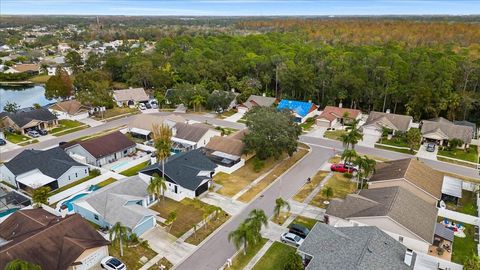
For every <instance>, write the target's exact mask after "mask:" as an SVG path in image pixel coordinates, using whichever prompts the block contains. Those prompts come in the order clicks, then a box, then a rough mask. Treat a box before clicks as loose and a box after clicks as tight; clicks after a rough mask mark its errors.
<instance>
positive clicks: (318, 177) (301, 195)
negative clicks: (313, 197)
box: [293, 171, 329, 202]
mask: <svg viewBox="0 0 480 270" xmlns="http://www.w3.org/2000/svg"><path fill="white" fill-rule="evenodd" d="M328 174H329V172H326V171H318V172H317V174H315V176H314V177H312V180H311V181H310V183H305V185H303V187H302V188H301V189H300V190H299V191H298V192H297V194H295V196H293V199H294V200H295V201H298V202H303V201H305V199H306V198H307V197H308V195H310V193H312V191H313V190H314V189H315V188H316V187H317V186H318V185H319V184H320V182H321V181H322V180H323V179H324V178H325V177H326V176H327V175H328Z"/></svg>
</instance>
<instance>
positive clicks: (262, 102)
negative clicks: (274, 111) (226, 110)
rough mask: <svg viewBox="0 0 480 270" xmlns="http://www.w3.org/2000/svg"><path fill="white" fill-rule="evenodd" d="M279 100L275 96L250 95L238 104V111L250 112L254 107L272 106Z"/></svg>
mask: <svg viewBox="0 0 480 270" xmlns="http://www.w3.org/2000/svg"><path fill="white" fill-rule="evenodd" d="M277 102H278V99H276V98H274V97H267V96H265V95H262V96H257V95H250V96H249V97H248V99H247V101H245V102H244V103H242V104H240V105H238V106H237V110H238V112H244V113H246V112H248V111H249V110H250V109H251V108H253V107H257V106H258V107H272V106H273V105H275V104H276V103H277Z"/></svg>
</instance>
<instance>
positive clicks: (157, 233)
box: [142, 226, 196, 265]
mask: <svg viewBox="0 0 480 270" xmlns="http://www.w3.org/2000/svg"><path fill="white" fill-rule="evenodd" d="M142 238H143V239H145V240H147V241H148V244H149V245H150V247H151V248H152V249H153V250H154V251H155V252H157V253H158V254H162V255H163V257H165V258H167V259H168V260H169V261H170V262H171V263H173V264H174V265H175V264H177V263H179V262H181V261H182V260H183V259H184V258H185V257H187V256H188V255H190V254H191V253H192V252H193V250H194V249H195V247H196V246H194V245H191V244H187V243H185V242H181V241H177V238H175V236H173V235H171V234H169V233H167V232H166V231H165V230H164V229H163V228H161V227H158V226H155V227H154V228H153V229H151V230H149V231H148V232H146V233H145V234H143V235H142Z"/></svg>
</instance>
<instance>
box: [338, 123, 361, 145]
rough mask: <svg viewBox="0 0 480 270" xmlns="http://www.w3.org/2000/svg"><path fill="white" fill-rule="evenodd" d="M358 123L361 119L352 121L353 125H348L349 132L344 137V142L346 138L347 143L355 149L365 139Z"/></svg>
mask: <svg viewBox="0 0 480 270" xmlns="http://www.w3.org/2000/svg"><path fill="white" fill-rule="evenodd" d="M358 123H359V120H358V119H355V120H352V121H351V126H349V127H347V130H349V131H348V133H347V134H346V136H345V137H344V138H341V139H342V142H344V143H345V141H344V140H346V142H347V145H350V146H351V147H352V149H355V145H356V144H357V143H358V142H359V141H360V140H362V139H363V134H362V133H360V130H359V129H358ZM347 148H348V147H347Z"/></svg>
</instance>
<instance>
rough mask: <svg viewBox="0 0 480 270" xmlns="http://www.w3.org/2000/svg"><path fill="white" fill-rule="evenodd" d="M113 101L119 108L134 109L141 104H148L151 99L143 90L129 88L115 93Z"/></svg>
mask: <svg viewBox="0 0 480 270" xmlns="http://www.w3.org/2000/svg"><path fill="white" fill-rule="evenodd" d="M113 99H114V100H115V102H116V103H117V105H118V106H119V107H123V106H129V107H133V106H136V105H138V103H140V102H147V101H148V100H149V99H150V97H149V96H148V95H147V93H146V92H145V89H143V88H129V89H122V90H114V91H113Z"/></svg>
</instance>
